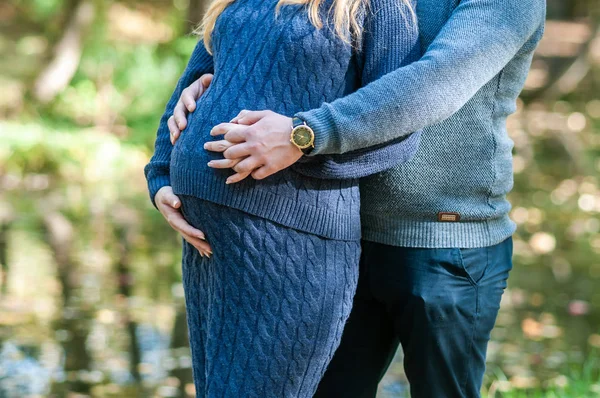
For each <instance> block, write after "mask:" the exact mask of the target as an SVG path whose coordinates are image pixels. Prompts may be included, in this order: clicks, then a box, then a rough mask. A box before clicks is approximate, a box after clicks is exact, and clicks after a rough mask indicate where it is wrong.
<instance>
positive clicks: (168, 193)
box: [154, 186, 212, 257]
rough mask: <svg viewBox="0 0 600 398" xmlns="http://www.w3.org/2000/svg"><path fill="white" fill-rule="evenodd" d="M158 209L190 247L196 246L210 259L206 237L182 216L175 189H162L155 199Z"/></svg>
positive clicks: (201, 253) (166, 187) (210, 252)
mask: <svg viewBox="0 0 600 398" xmlns="http://www.w3.org/2000/svg"><path fill="white" fill-rule="evenodd" d="M154 201H155V202H156V207H158V210H159V211H160V212H161V214H162V215H163V217H164V218H165V219H166V220H167V222H168V223H169V225H170V226H171V227H172V228H173V229H174V230H175V231H177V232H179V233H180V234H181V236H183V239H185V240H186V241H187V242H188V243H189V244H190V245H192V246H194V247H195V248H196V249H198V251H199V252H200V255H201V256H202V257H204V256H207V257H210V256H211V255H212V249H211V248H210V245H209V244H208V243H207V242H206V241H205V239H206V237H205V235H204V233H203V232H202V231H200V230H199V229H196V228H194V227H192V226H191V225H190V224H189V223H188V222H187V221H186V220H185V219H184V218H183V215H182V214H181V211H180V210H179V209H180V208H181V201H180V200H179V198H178V197H177V196H176V195H175V194H174V193H173V189H172V188H171V187H169V186H165V187H162V188H161V189H159V190H158V192H157V193H156V196H155V197H154Z"/></svg>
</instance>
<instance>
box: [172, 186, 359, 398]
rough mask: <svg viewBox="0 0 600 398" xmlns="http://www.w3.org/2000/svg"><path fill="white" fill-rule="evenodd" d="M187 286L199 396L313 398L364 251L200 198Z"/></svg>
mask: <svg viewBox="0 0 600 398" xmlns="http://www.w3.org/2000/svg"><path fill="white" fill-rule="evenodd" d="M181 200H182V211H183V214H184V217H185V218H186V220H187V221H188V222H190V224H192V225H193V226H195V227H197V228H199V229H201V230H203V231H205V232H206V235H207V240H208V241H209V242H210V244H211V246H212V249H213V251H214V255H213V256H212V257H211V258H210V259H207V258H202V257H200V255H199V253H198V251H197V250H196V249H195V248H194V247H193V246H191V245H189V244H188V243H187V242H185V241H184V248H183V283H184V288H185V299H186V309H187V319H188V326H189V333H190V344H191V350H192V360H193V372H194V382H195V385H196V396H197V397H210V398H212V397H245V398H250V397H257V398H271V397H272V398H302V397H305V398H309V397H312V396H313V395H314V392H315V390H316V388H317V384H318V382H319V380H320V379H321V377H322V376H323V373H324V372H325V368H326V366H327V364H328V363H329V362H330V360H331V358H332V357H333V353H334V351H335V349H336V348H337V346H338V345H339V341H340V338H341V334H342V330H343V327H344V323H345V322H346V319H347V317H348V315H349V313H350V309H351V307H352V297H353V296H354V293H355V289H356V284H357V280H358V267H357V264H358V258H359V255H360V243H359V242H354V241H338V240H331V239H324V238H320V237H318V236H315V235H312V234H307V233H303V232H300V231H297V230H295V229H291V228H287V227H283V226H281V225H278V224H275V223H273V222H271V221H268V220H266V219H264V218H259V217H255V216H251V215H248V214H246V213H244V212H241V211H239V210H236V209H232V208H228V207H224V206H221V205H218V204H215V203H212V202H208V201H204V200H201V199H198V198H195V197H192V196H186V195H182V196H181Z"/></svg>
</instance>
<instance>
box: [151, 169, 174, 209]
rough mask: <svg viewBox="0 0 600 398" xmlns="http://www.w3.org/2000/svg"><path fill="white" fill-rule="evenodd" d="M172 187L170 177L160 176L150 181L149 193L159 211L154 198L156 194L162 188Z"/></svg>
mask: <svg viewBox="0 0 600 398" xmlns="http://www.w3.org/2000/svg"><path fill="white" fill-rule="evenodd" d="M169 185H171V179H170V178H169V176H168V175H158V176H154V177H152V178H149V179H148V191H149V192H150V200H151V201H152V204H153V205H154V207H156V208H157V209H158V207H157V206H156V202H155V201H154V198H155V196H156V193H157V192H158V191H159V190H160V189H161V188H162V187H166V186H169Z"/></svg>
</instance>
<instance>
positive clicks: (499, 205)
mask: <svg viewBox="0 0 600 398" xmlns="http://www.w3.org/2000/svg"><path fill="white" fill-rule="evenodd" d="M545 10H546V2H545V1H544V0H461V1H457V0H419V2H418V6H417V15H418V19H419V30H420V35H421V46H422V48H423V49H424V50H426V52H425V54H424V56H423V57H422V58H421V59H420V60H419V61H417V62H414V63H412V64H410V65H408V66H406V67H402V68H399V69H398V70H396V71H394V72H392V73H389V74H387V75H385V76H383V77H382V78H381V79H379V80H377V81H375V82H373V83H371V84H369V85H367V86H366V87H364V88H361V89H360V90H358V91H357V92H355V93H353V94H351V95H348V96H347V97H345V98H342V99H338V100H336V101H333V102H331V103H324V104H323V105H321V106H320V107H318V108H315V109H311V110H309V109H308V108H307V109H306V110H305V112H300V113H299V114H298V115H297V116H299V117H301V118H303V119H305V120H306V121H307V123H308V125H309V126H311V127H312V128H313V129H314V130H315V134H316V143H315V145H316V148H315V150H314V151H313V152H312V153H311V155H321V154H332V153H344V152H348V151H352V150H356V149H357V148H363V147H368V146H371V145H374V144H378V143H381V142H385V141H387V140H390V139H394V138H397V137H402V136H404V135H405V134H408V133H410V132H412V131H415V130H417V129H421V128H425V129H424V131H423V135H422V139H421V144H420V147H419V151H418V153H417V155H416V156H415V158H414V159H412V160H411V161H410V162H408V163H406V164H403V165H399V166H397V167H394V168H393V169H391V170H388V171H385V172H384V173H381V174H378V175H374V176H371V177H368V178H365V179H363V180H361V199H362V209H361V211H362V222H363V227H364V230H363V237H364V238H365V239H367V240H371V241H375V242H379V243H384V244H389V245H397V246H406V247H464V248H467V247H484V246H490V245H493V244H496V243H499V242H501V241H503V240H505V239H506V238H507V237H509V236H510V235H512V233H513V232H514V231H515V224H514V223H513V222H512V221H511V220H510V219H509V216H508V212H509V210H510V204H509V202H508V201H507V199H506V195H507V193H508V192H509V191H510V190H511V188H512V183H513V178H512V156H511V150H512V146H513V145H512V141H511V140H510V138H509V137H508V135H507V133H506V118H507V116H508V115H509V114H511V113H512V112H514V110H515V108H516V98H517V96H518V95H519V92H520V91H521V89H522V88H523V84H524V82H525V78H526V76H527V72H528V70H529V67H530V64H531V58H532V55H533V51H534V50H535V48H536V45H537V43H538V42H539V40H540V38H541V37H542V33H543V28H544V18H545ZM443 213H457V215H448V216H447V217H445V218H442V217H441V216H443ZM440 218H441V219H442V220H450V222H446V221H440Z"/></svg>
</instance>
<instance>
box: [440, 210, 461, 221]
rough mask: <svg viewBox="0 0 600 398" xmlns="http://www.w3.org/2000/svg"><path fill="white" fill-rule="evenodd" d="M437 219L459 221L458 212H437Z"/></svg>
mask: <svg viewBox="0 0 600 398" xmlns="http://www.w3.org/2000/svg"><path fill="white" fill-rule="evenodd" d="M438 221H440V222H458V221H460V214H458V213H444V212H439V213H438Z"/></svg>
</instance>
